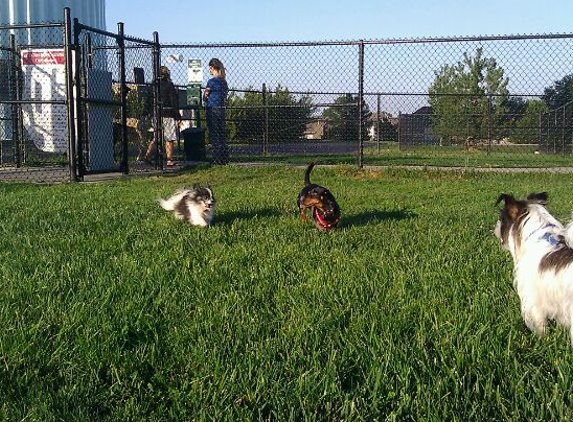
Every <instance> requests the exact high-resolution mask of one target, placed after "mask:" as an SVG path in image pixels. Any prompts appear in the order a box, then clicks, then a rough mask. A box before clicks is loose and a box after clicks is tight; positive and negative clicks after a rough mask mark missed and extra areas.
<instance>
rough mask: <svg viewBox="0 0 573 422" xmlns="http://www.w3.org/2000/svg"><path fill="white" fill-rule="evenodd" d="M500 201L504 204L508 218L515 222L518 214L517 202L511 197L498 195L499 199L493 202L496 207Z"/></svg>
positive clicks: (504, 194) (503, 194)
mask: <svg viewBox="0 0 573 422" xmlns="http://www.w3.org/2000/svg"><path fill="white" fill-rule="evenodd" d="M501 201H503V202H504V204H505V210H506V211H507V215H508V216H509V218H511V219H512V220H515V219H516V218H517V216H518V215H519V212H520V207H519V203H518V201H516V200H515V198H514V197H513V195H508V194H506V193H502V194H501V195H499V198H497V201H495V206H496V207H497V206H498V205H499V203H500V202H501Z"/></svg>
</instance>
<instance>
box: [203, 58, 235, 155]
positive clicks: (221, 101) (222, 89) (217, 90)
mask: <svg viewBox="0 0 573 422" xmlns="http://www.w3.org/2000/svg"><path fill="white" fill-rule="evenodd" d="M209 74H210V75H211V76H212V77H211V78H210V79H209V80H208V81H207V86H206V87H205V90H204V91H203V99H204V100H205V115H206V119H207V128H208V129H209V134H210V136H211V146H212V150H213V164H227V163H228V162H229V147H228V145H227V131H226V128H225V101H226V99H227V93H228V92H229V87H228V86H227V80H226V73H225V66H223V63H222V62H221V60H219V59H215V58H213V59H211V60H210V61H209Z"/></svg>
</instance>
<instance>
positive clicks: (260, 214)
mask: <svg viewBox="0 0 573 422" xmlns="http://www.w3.org/2000/svg"><path fill="white" fill-rule="evenodd" d="M280 215H283V214H282V213H281V212H280V211H279V210H276V209H272V208H261V209H253V210H243V211H234V212H227V213H224V214H217V215H216V217H215V218H216V219H217V224H232V223H233V222H234V221H236V220H251V219H253V218H267V217H277V216H280Z"/></svg>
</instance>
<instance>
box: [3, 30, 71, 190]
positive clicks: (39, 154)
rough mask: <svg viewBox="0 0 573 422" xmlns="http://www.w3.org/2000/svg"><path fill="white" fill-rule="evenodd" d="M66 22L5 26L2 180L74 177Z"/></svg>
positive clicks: (49, 179)
mask: <svg viewBox="0 0 573 422" xmlns="http://www.w3.org/2000/svg"><path fill="white" fill-rule="evenodd" d="M62 46H63V25H62V24H61V23H45V24H35V25H11V26H10V27H6V28H5V27H0V78H1V80H2V82H1V83H0V180H17V181H34V182H61V181H66V180H69V178H70V172H69V167H68V161H69V156H68V131H67V129H68V122H67V107H66V98H67V95H66V79H65V78H66V74H65V57H64V50H63V48H62Z"/></svg>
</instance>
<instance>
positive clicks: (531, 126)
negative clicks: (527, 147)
mask: <svg viewBox="0 0 573 422" xmlns="http://www.w3.org/2000/svg"><path fill="white" fill-rule="evenodd" d="M547 111H548V107H547V104H546V103H545V102H544V101H542V100H529V101H526V102H525V108H524V110H523V116H522V117H521V118H520V119H519V120H518V121H517V122H516V124H515V129H516V132H517V134H516V135H515V136H514V137H512V140H513V141H514V142H516V143H536V142H538V141H539V117H540V116H541V115H543V114H545V113H547Z"/></svg>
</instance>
